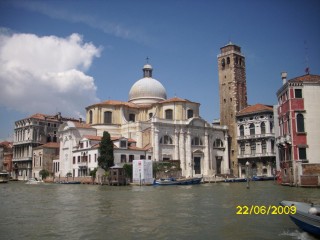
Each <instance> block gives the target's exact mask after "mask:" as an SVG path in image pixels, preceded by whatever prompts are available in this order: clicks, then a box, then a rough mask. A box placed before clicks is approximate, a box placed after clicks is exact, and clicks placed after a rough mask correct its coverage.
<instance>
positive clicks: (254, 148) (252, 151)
mask: <svg viewBox="0 0 320 240" xmlns="http://www.w3.org/2000/svg"><path fill="white" fill-rule="evenodd" d="M250 149H251V155H255V154H256V143H255V142H252V143H250Z"/></svg>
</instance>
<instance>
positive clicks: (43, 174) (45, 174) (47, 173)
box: [39, 169, 50, 179]
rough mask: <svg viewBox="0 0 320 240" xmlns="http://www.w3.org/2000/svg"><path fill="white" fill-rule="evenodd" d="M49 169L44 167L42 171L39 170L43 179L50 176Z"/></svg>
mask: <svg viewBox="0 0 320 240" xmlns="http://www.w3.org/2000/svg"><path fill="white" fill-rule="evenodd" d="M49 174H50V173H49V171H48V170H46V169H42V170H41V171H40V172H39V175H41V178H42V179H46V178H47V177H48V176H49Z"/></svg>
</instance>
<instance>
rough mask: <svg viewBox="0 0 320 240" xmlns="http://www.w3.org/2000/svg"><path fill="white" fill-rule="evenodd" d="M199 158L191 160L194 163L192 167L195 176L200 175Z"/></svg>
mask: <svg viewBox="0 0 320 240" xmlns="http://www.w3.org/2000/svg"><path fill="white" fill-rule="evenodd" d="M200 161H201V157H194V158H193V162H194V166H193V169H194V173H195V174H201V163H200Z"/></svg>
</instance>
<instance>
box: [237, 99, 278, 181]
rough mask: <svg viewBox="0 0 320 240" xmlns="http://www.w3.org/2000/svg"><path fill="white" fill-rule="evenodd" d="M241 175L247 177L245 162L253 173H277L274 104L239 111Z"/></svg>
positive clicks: (255, 174)
mask: <svg viewBox="0 0 320 240" xmlns="http://www.w3.org/2000/svg"><path fill="white" fill-rule="evenodd" d="M236 118H237V136H238V137H237V140H238V168H239V173H240V174H239V176H240V177H246V174H247V173H246V163H247V162H248V163H249V164H250V171H251V174H250V175H252V176H268V177H271V176H274V175H275V173H276V154H275V135H274V123H273V107H272V106H268V105H263V104H255V105H252V106H248V107H246V108H244V109H242V110H241V111H240V112H238V113H237V117H236Z"/></svg>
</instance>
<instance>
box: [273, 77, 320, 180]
mask: <svg viewBox="0 0 320 240" xmlns="http://www.w3.org/2000/svg"><path fill="white" fill-rule="evenodd" d="M286 77H287V73H282V81H283V86H282V87H281V88H280V89H279V90H278V92H277V97H278V123H279V128H278V133H277V146H278V150H279V162H280V168H281V177H282V183H283V184H289V185H310V186H311V185H315V184H319V176H320V127H319V124H320V107H319V103H320V76H319V75H311V74H307V75H304V76H300V77H296V78H293V79H290V80H288V81H287V79H286ZM311 176H312V177H311Z"/></svg>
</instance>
